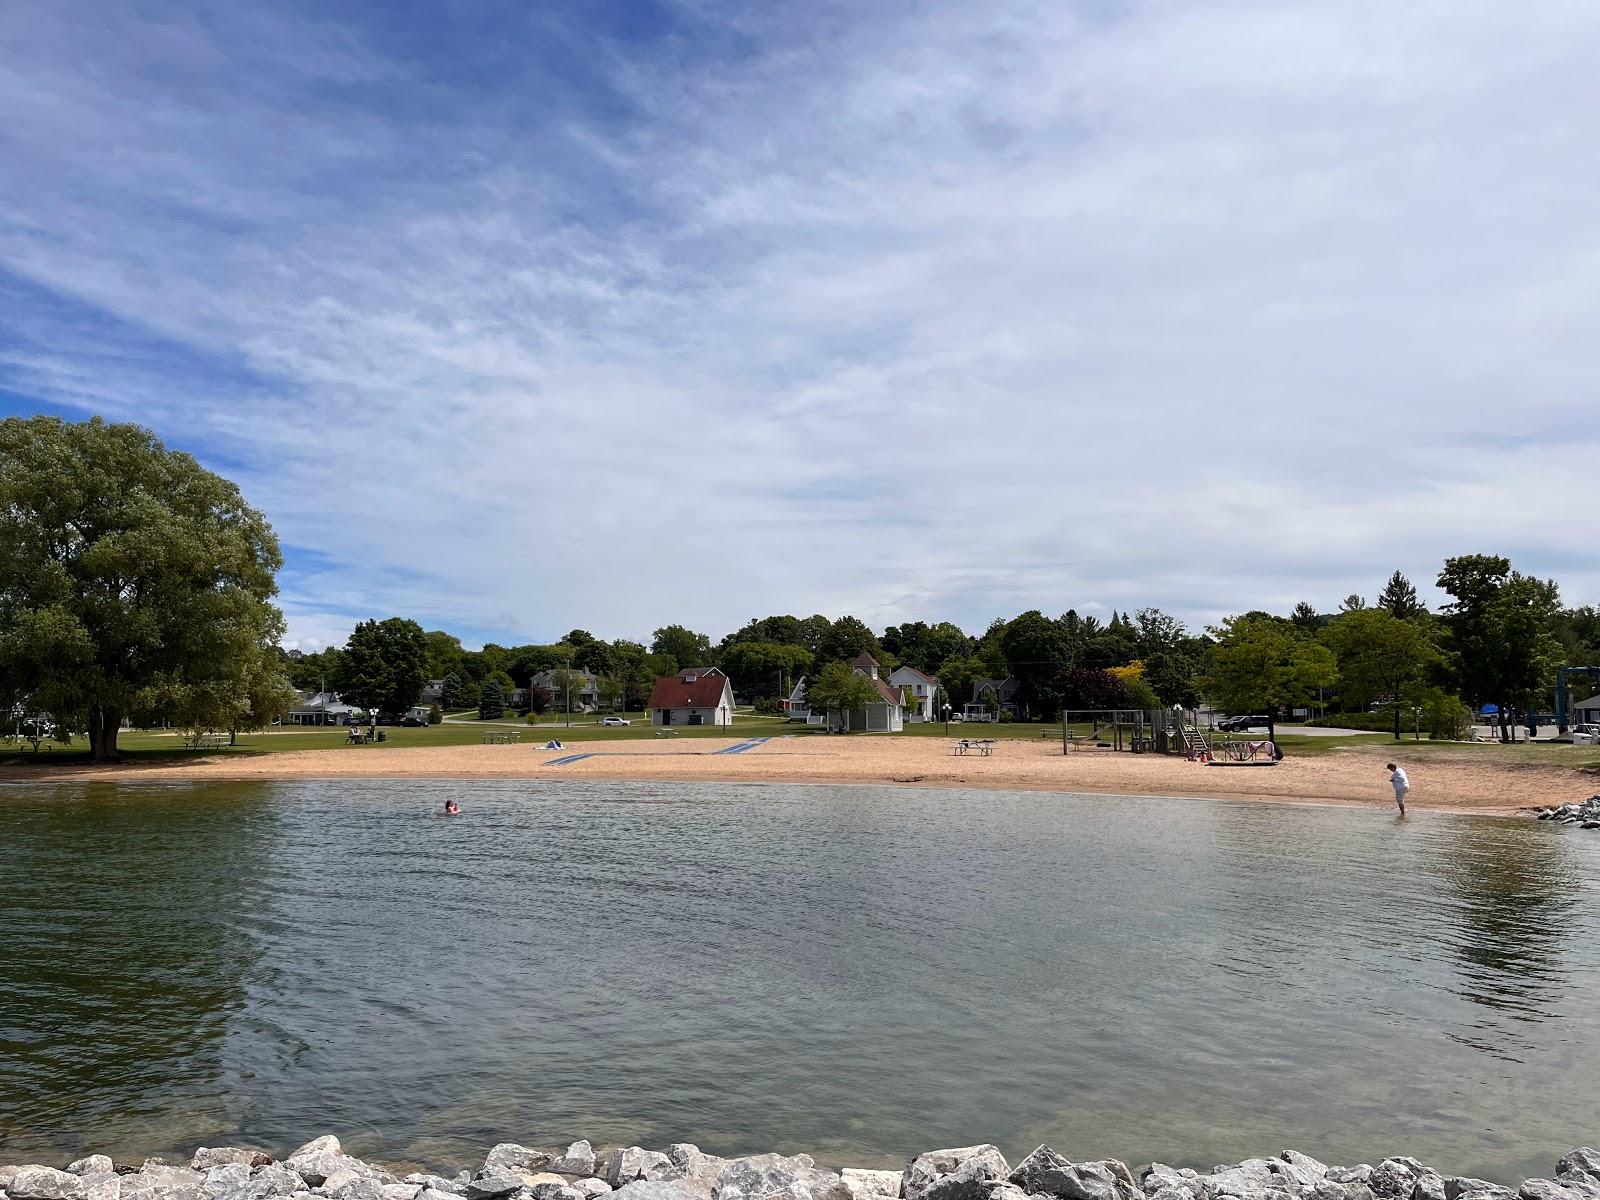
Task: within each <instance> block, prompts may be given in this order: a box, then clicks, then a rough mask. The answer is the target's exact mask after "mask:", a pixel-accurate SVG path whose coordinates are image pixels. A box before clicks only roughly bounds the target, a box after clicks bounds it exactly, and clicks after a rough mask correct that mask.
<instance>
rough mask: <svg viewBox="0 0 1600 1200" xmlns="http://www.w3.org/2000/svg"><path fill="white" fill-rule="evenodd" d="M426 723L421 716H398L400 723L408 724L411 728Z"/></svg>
mask: <svg viewBox="0 0 1600 1200" xmlns="http://www.w3.org/2000/svg"><path fill="white" fill-rule="evenodd" d="M427 723H428V722H427V721H425V720H424V719H423V718H421V717H413V716H411V715H409V714H407V715H406V716H403V717H401V718H400V724H402V725H405V726H409V727H410V728H412V729H415V728H416V727H417V726H419V725H426V724H427Z"/></svg>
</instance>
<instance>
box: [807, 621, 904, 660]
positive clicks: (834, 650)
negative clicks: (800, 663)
mask: <svg viewBox="0 0 1600 1200" xmlns="http://www.w3.org/2000/svg"><path fill="white" fill-rule="evenodd" d="M863 654H870V655H872V657H873V658H874V659H876V660H877V661H878V662H879V663H880V664H882V663H883V662H884V661H885V659H886V658H887V655H885V654H884V651H883V647H882V646H881V645H880V644H879V643H878V639H877V636H876V635H875V634H874V633H873V632H872V630H870V629H868V628H867V626H866V623H865V622H864V621H861V620H859V619H857V618H855V617H849V616H846V617H840V618H839V619H838V620H837V621H834V622H833V623H832V624H831V625H829V626H828V632H827V633H826V634H824V635H823V638H822V644H821V645H820V646H819V647H818V648H817V650H816V656H817V659H818V660H819V661H821V662H846V663H847V662H852V661H854V660H855V659H856V658H859V657H860V656H861V655H863Z"/></svg>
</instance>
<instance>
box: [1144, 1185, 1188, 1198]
mask: <svg viewBox="0 0 1600 1200" xmlns="http://www.w3.org/2000/svg"><path fill="white" fill-rule="evenodd" d="M1150 1200H1200V1198H1199V1197H1198V1196H1197V1195H1196V1193H1195V1191H1194V1189H1193V1188H1192V1187H1190V1186H1189V1185H1188V1184H1186V1183H1182V1184H1178V1185H1176V1186H1173V1187H1163V1188H1157V1189H1156V1190H1155V1191H1154V1192H1152V1193H1151V1194H1150Z"/></svg>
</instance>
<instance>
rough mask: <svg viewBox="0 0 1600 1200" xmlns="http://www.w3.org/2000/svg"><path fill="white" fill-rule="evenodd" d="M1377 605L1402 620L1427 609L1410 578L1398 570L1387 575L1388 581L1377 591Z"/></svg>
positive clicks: (1409, 618)
mask: <svg viewBox="0 0 1600 1200" xmlns="http://www.w3.org/2000/svg"><path fill="white" fill-rule="evenodd" d="M1378 607H1379V608H1383V609H1387V610H1388V611H1389V614H1390V615H1391V616H1395V617H1399V618H1400V619H1401V620H1402V621H1409V620H1411V619H1412V618H1413V617H1418V616H1421V615H1422V614H1423V613H1425V612H1427V611H1428V610H1427V609H1426V608H1425V607H1424V606H1423V603H1422V601H1421V600H1420V599H1419V598H1418V597H1417V589H1416V587H1415V586H1413V584H1412V582H1411V580H1409V579H1407V578H1406V577H1405V576H1404V575H1402V574H1401V573H1400V572H1399V571H1396V572H1395V573H1394V574H1393V575H1391V576H1389V582H1388V583H1386V584H1384V585H1383V591H1381V592H1379V593H1378Z"/></svg>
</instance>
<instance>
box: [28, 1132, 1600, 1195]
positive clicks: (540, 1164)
mask: <svg viewBox="0 0 1600 1200" xmlns="http://www.w3.org/2000/svg"><path fill="white" fill-rule="evenodd" d="M0 1191H3V1192H4V1196H5V1197H6V1200H275V1198H279V1197H281V1198H283V1200H319V1198H320V1200H597V1198H598V1197H602V1196H604V1197H608V1198H609V1200H1600V1152H1597V1151H1595V1150H1590V1149H1587V1148H1585V1149H1581V1150H1574V1151H1573V1152H1572V1153H1571V1154H1569V1155H1567V1156H1566V1157H1565V1158H1563V1159H1562V1160H1561V1161H1560V1162H1559V1163H1557V1164H1556V1173H1555V1177H1554V1178H1551V1179H1530V1180H1528V1181H1527V1182H1526V1183H1524V1184H1523V1185H1522V1186H1521V1188H1520V1189H1518V1190H1517V1191H1513V1190H1512V1189H1510V1188H1506V1187H1501V1186H1499V1185H1498V1184H1493V1183H1488V1182H1486V1181H1484V1180H1482V1179H1470V1178H1463V1177H1461V1176H1456V1175H1445V1174H1442V1173H1440V1172H1438V1171H1435V1170H1433V1169H1432V1168H1431V1167H1425V1166H1423V1165H1422V1164H1421V1163H1419V1162H1417V1161H1416V1159H1413V1158H1386V1159H1384V1160H1383V1161H1382V1162H1381V1163H1379V1164H1378V1165H1377V1166H1375V1167H1374V1166H1369V1165H1367V1164H1365V1163H1363V1164H1361V1165H1359V1166H1354V1167H1330V1166H1327V1165H1325V1164H1323V1163H1320V1162H1318V1161H1317V1160H1316V1159H1314V1158H1311V1157H1309V1156H1307V1155H1304V1154H1298V1153H1296V1152H1295V1151H1293V1150H1289V1151H1286V1152H1284V1153H1283V1154H1280V1155H1278V1156H1277V1157H1276V1158H1252V1159H1247V1160H1246V1161H1244V1162H1240V1163H1230V1164H1226V1165H1224V1166H1219V1167H1213V1168H1212V1169H1211V1170H1210V1171H1205V1172H1202V1171H1195V1170H1191V1169H1189V1168H1187V1167H1184V1168H1177V1167H1169V1166H1166V1165H1164V1164H1162V1163H1151V1164H1150V1165H1149V1166H1145V1167H1141V1168H1139V1169H1138V1170H1130V1169H1129V1168H1128V1167H1127V1166H1126V1165H1124V1164H1123V1163H1120V1162H1118V1161H1117V1160H1115V1159H1101V1160H1097V1161H1093V1162H1072V1161H1070V1160H1068V1159H1067V1158H1064V1157H1063V1156H1062V1155H1060V1154H1057V1153H1056V1152H1055V1151H1054V1150H1052V1149H1050V1148H1049V1147H1048V1146H1040V1147H1039V1148H1038V1149H1037V1150H1035V1151H1034V1152H1033V1153H1032V1154H1030V1155H1028V1157H1027V1158H1025V1159H1023V1160H1022V1162H1021V1163H1019V1164H1018V1165H1017V1166H1016V1167H1015V1168H1013V1167H1011V1166H1010V1164H1008V1163H1007V1162H1006V1160H1005V1157H1004V1155H1002V1154H1001V1153H1000V1151H999V1150H997V1149H996V1148H995V1147H993V1146H964V1147H961V1148H959V1149H953V1150H933V1151H929V1152H928V1153H927V1154H920V1155H918V1156H917V1157H916V1158H914V1159H912V1160H911V1163H910V1165H909V1166H907V1168H906V1169H905V1170H904V1171H873V1170H858V1169H854V1168H846V1169H844V1170H842V1171H838V1172H835V1171H828V1170H823V1169H820V1168H819V1167H817V1165H816V1163H815V1162H813V1161H812V1159H811V1157H810V1156H809V1155H805V1154H799V1155H795V1156H794V1157H792V1158H791V1157H785V1156H783V1155H780V1154H759V1155H755V1156H753V1157H749V1158H717V1157H715V1156H713V1155H710V1154H704V1153H702V1152H701V1151H700V1150H699V1148H698V1147H695V1146H692V1145H689V1144H687V1143H678V1144H676V1145H672V1146H668V1147H667V1149H666V1151H665V1152H664V1153H662V1152H658V1151H655V1150H645V1149H641V1148H640V1147H638V1146H628V1147H625V1148H623V1149H619V1150H612V1151H609V1152H607V1153H604V1154H596V1153H595V1150H594V1148H593V1147H592V1146H590V1144H589V1143H588V1142H574V1143H573V1144H572V1145H570V1146H568V1147H567V1148H566V1149H565V1150H536V1149H532V1148H530V1147H527V1146H519V1145H516V1144H515V1143H511V1142H506V1143H502V1144H501V1145H498V1146H496V1147H495V1148H494V1149H493V1150H491V1151H489V1156H488V1158H487V1159H486V1160H485V1161H484V1164H483V1166H482V1167H481V1168H479V1169H478V1170H477V1171H462V1172H461V1173H460V1174H458V1175H455V1176H452V1177H450V1178H445V1177H443V1176H440V1175H430V1174H426V1173H422V1172H413V1173H411V1174H408V1175H405V1176H396V1175H395V1173H394V1172H392V1171H390V1170H388V1169H386V1168H384V1167H381V1166H378V1165H377V1164H375V1163H369V1162H363V1161H362V1160H361V1159H358V1158H354V1157H352V1156H351V1155H348V1154H346V1153H345V1152H344V1149H343V1147H341V1146H340V1144H339V1140H338V1139H337V1138H334V1137H321V1138H318V1139H317V1140H316V1141H314V1142H307V1143H306V1144H305V1145H304V1146H301V1147H300V1148H299V1149H298V1150H296V1151H295V1152H294V1153H293V1154H291V1155H289V1156H288V1157H287V1158H285V1159H284V1160H283V1161H282V1162H278V1161H276V1160H274V1159H273V1158H272V1156H271V1155H268V1154H265V1153H263V1152H261V1151H259V1150H249V1149H239V1148H235V1147H210V1148H202V1149H200V1150H198V1151H196V1152H195V1155H194V1157H193V1158H192V1159H191V1160H190V1161H189V1163H188V1165H187V1166H179V1165H173V1164H170V1163H166V1162H163V1161H161V1160H159V1159H146V1160H145V1161H144V1162H143V1163H142V1164H141V1165H140V1166H138V1167H132V1166H127V1165H121V1164H116V1163H113V1162H112V1160H111V1159H109V1158H107V1157H106V1156H105V1155H103V1154H91V1155H89V1156H88V1157H87V1158H80V1159H79V1160H78V1161H77V1162H74V1163H71V1164H70V1165H68V1167H67V1169H66V1170H64V1171H62V1170H57V1169H55V1168H54V1167H42V1166H23V1167H7V1166H0Z"/></svg>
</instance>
